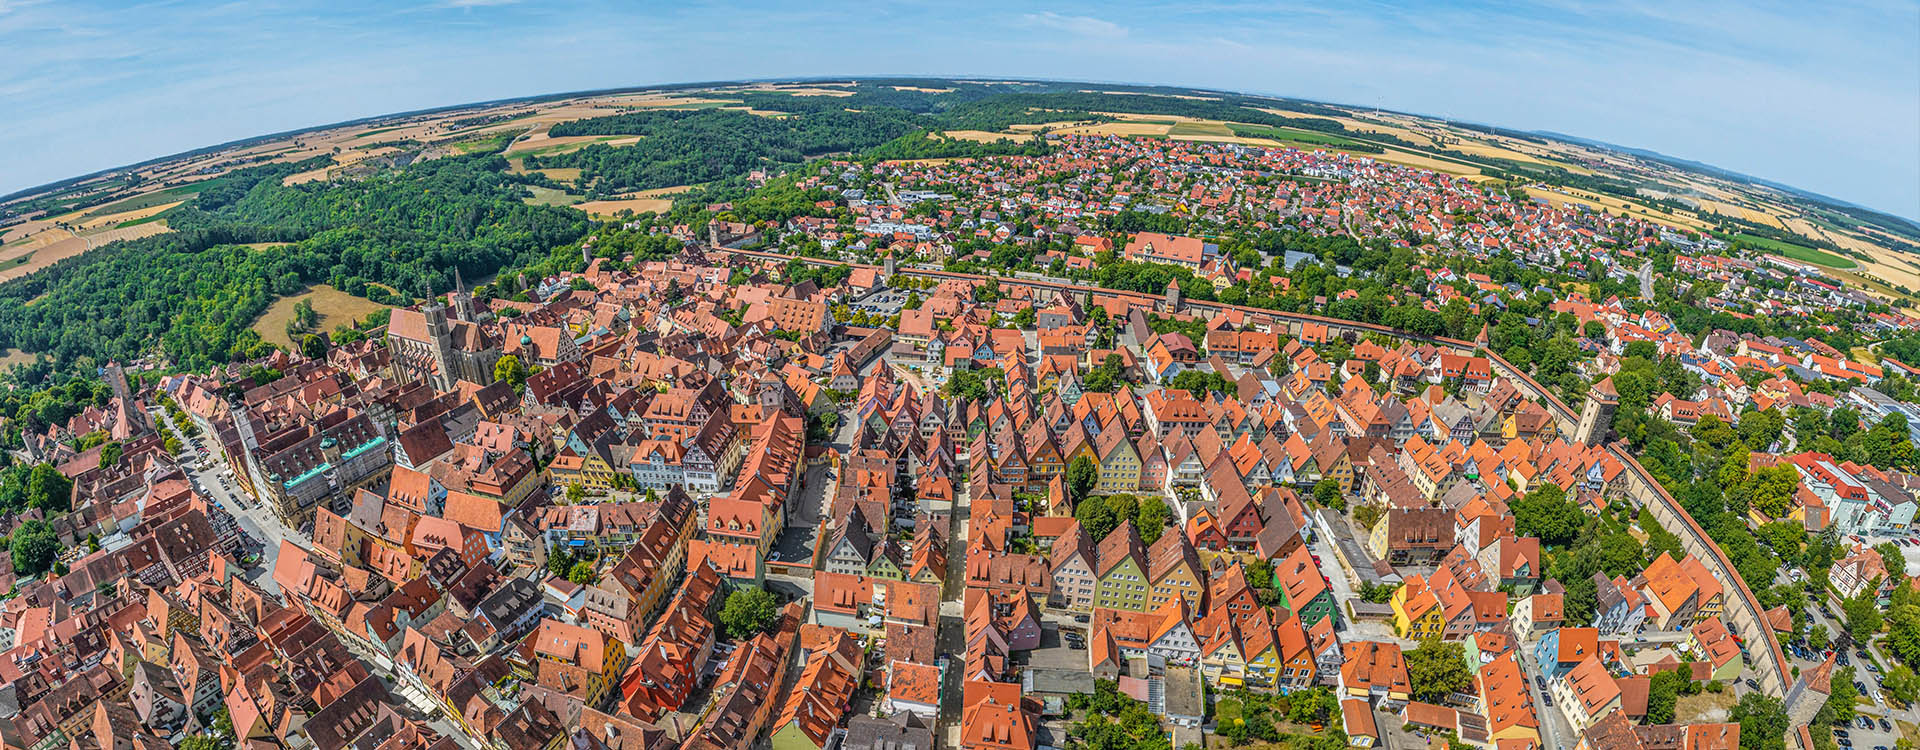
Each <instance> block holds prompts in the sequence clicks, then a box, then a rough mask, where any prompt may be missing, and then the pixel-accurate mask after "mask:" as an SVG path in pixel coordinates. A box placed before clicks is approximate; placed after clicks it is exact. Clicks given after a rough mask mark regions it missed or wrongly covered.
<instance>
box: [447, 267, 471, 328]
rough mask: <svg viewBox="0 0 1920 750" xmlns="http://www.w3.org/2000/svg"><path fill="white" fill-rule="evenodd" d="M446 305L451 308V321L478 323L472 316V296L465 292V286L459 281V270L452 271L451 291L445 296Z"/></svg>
mask: <svg viewBox="0 0 1920 750" xmlns="http://www.w3.org/2000/svg"><path fill="white" fill-rule="evenodd" d="M447 303H448V304H451V305H452V306H453V319H454V320H464V321H466V322H468V323H476V322H479V317H478V316H477V315H475V314H474V308H473V294H472V293H470V292H468V291H467V285H466V284H465V283H462V282H461V280H460V269H458V268H455V269H453V291H452V292H450V293H448V294H447Z"/></svg>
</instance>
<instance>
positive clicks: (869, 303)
mask: <svg viewBox="0 0 1920 750" xmlns="http://www.w3.org/2000/svg"><path fill="white" fill-rule="evenodd" d="M906 304H907V292H905V291H903V290H900V289H881V290H877V291H874V292H873V293H871V294H868V295H867V296H865V297H861V298H860V299H857V300H854V301H853V305H852V307H853V309H855V310H863V311H865V312H869V313H873V314H875V315H896V314H898V313H899V312H900V308H901V307H902V306H905V305H906Z"/></svg>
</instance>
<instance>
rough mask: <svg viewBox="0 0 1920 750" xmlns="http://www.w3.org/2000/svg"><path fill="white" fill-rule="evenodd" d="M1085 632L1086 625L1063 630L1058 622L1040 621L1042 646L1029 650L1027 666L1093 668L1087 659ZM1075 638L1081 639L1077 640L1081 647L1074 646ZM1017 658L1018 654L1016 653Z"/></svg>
mask: <svg viewBox="0 0 1920 750" xmlns="http://www.w3.org/2000/svg"><path fill="white" fill-rule="evenodd" d="M1085 633H1086V626H1085V625H1081V626H1079V629H1078V630H1075V629H1072V627H1071V626H1069V628H1068V629H1066V630H1062V629H1061V626H1060V625H1058V624H1056V623H1052V622H1042V623H1040V647H1039V648H1036V649H1033V650H1032V651H1028V652H1027V662H1026V666H1029V667H1039V668H1041V669H1079V670H1086V669H1091V668H1092V665H1091V664H1089V663H1088V661H1087V649H1086V642H1085V635H1084V634H1085ZM1075 638H1078V639H1080V640H1078V641H1077V645H1078V646H1079V648H1075V647H1074V646H1075V645H1076V641H1074V640H1072V639H1075ZM1015 658H1016V659H1017V658H1018V656H1017V655H1016V657H1015Z"/></svg>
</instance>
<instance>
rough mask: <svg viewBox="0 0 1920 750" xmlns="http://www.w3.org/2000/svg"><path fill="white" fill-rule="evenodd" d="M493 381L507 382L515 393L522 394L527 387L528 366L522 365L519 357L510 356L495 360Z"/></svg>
mask: <svg viewBox="0 0 1920 750" xmlns="http://www.w3.org/2000/svg"><path fill="white" fill-rule="evenodd" d="M493 379H494V380H504V381H506V383H507V385H510V386H513V392H514V393H520V392H521V391H523V390H525V389H526V387H527V366H526V365H523V364H521V363H520V358H519V357H516V356H514V355H512V354H508V355H506V356H503V357H501V358H499V359H497V360H494V363H493Z"/></svg>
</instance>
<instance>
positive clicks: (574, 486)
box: [567, 482, 587, 505]
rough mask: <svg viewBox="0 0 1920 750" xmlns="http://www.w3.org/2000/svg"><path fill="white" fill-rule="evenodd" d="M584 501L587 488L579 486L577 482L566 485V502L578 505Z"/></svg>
mask: <svg viewBox="0 0 1920 750" xmlns="http://www.w3.org/2000/svg"><path fill="white" fill-rule="evenodd" d="M585 499H587V488H585V487H582V486H580V483H579V482H568V483H567V502H568V503H572V504H574V505H579V504H580V501H582V500H585Z"/></svg>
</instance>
